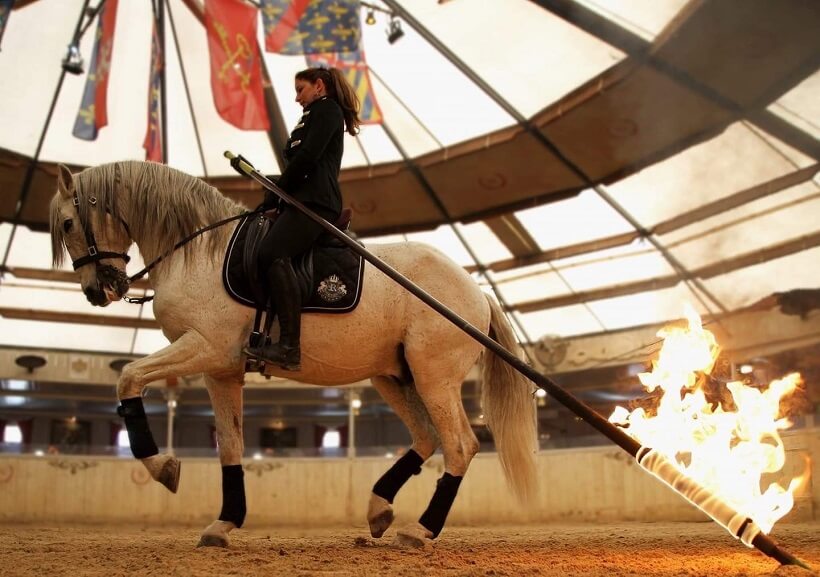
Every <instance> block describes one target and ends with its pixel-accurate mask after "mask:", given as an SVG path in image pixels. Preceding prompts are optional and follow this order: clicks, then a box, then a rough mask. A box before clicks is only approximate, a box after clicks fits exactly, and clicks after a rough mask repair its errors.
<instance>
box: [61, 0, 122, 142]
mask: <svg viewBox="0 0 820 577" xmlns="http://www.w3.org/2000/svg"><path fill="white" fill-rule="evenodd" d="M117 2H118V0H108V1H107V2H106V3H105V4H103V7H102V10H100V15H99V21H98V22H97V35H96V37H95V39H94V51H93V52H92V53H91V65H90V66H89V68H88V78H87V79H86V81H85V91H84V92H83V100H82V103H81V104H80V111H79V112H78V113H77V119H76V120H75V121H74V130H73V131H72V134H73V135H74V136H76V137H77V138H82V139H83V140H95V139H96V138H97V131H98V130H99V129H100V128H102V127H103V126H105V125H107V124H108V109H107V107H106V100H107V98H108V75H109V72H110V71H111V50H112V48H113V47H114V27H115V26H116V23H117Z"/></svg>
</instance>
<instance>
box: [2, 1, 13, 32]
mask: <svg viewBox="0 0 820 577" xmlns="http://www.w3.org/2000/svg"><path fill="white" fill-rule="evenodd" d="M13 6H14V0H0V42H2V41H3V32H4V31H5V30H6V23H7V22H8V21H9V16H11V8H12V7H13Z"/></svg>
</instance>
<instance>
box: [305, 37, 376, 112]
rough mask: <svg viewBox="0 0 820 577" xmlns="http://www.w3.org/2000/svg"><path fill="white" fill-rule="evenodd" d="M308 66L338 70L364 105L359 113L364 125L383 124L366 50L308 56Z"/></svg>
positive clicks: (306, 57) (306, 58)
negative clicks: (365, 55) (371, 79)
mask: <svg viewBox="0 0 820 577" xmlns="http://www.w3.org/2000/svg"><path fill="white" fill-rule="evenodd" d="M305 60H307V64H308V66H311V67H317V66H323V67H325V68H338V69H339V70H340V71H341V72H342V74H344V75H345V77H346V78H347V81H348V82H350V85H351V86H352V87H353V90H354V91H355V92H356V95H357V96H358V97H359V102H360V103H361V105H362V108H361V110H360V111H359V120H361V121H362V124H381V122H382V111H381V109H380V108H379V103H378V102H376V95H375V94H374V92H373V84H372V83H371V82H370V73H369V72H368V68H367V62H366V61H365V57H364V50H356V51H355V52H333V53H331V54H306V55H305Z"/></svg>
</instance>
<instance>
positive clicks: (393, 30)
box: [387, 16, 404, 44]
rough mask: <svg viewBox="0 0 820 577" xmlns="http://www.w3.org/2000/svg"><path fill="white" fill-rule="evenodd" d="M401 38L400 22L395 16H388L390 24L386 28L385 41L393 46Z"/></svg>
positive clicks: (402, 34) (402, 33)
mask: <svg viewBox="0 0 820 577" xmlns="http://www.w3.org/2000/svg"><path fill="white" fill-rule="evenodd" d="M402 36H404V30H402V29H401V22H400V21H399V20H398V19H396V17H395V16H390V24H388V26H387V41H388V42H389V43H390V44H395V43H396V41H397V40H398V39H399V38H401V37H402Z"/></svg>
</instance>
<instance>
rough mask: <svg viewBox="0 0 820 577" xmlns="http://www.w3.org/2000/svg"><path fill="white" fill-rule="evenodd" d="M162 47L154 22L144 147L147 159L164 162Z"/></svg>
mask: <svg viewBox="0 0 820 577" xmlns="http://www.w3.org/2000/svg"><path fill="white" fill-rule="evenodd" d="M164 60H165V59H164V57H163V54H162V47H161V46H160V43H159V36H157V26H156V22H155V23H154V27H153V30H152V31H151V73H150V75H149V79H148V123H147V125H148V127H147V128H146V130H145V140H144V141H143V143H142V147H143V148H144V149H145V160H151V161H153V162H162V123H163V122H165V119H164V118H161V116H162V109H161V101H160V98H161V90H162V80H161V74H162V67H163V63H164Z"/></svg>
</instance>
